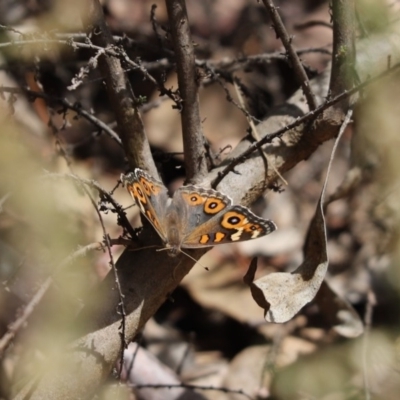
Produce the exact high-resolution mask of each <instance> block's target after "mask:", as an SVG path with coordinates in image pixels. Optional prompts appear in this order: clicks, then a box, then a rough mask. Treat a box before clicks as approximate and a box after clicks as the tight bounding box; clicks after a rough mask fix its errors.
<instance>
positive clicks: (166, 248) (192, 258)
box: [156, 247, 210, 271]
mask: <svg viewBox="0 0 400 400" xmlns="http://www.w3.org/2000/svg"><path fill="white" fill-rule="evenodd" d="M169 249H170V248H169V247H163V248H162V249H157V250H156V251H165V250H169ZM179 251H180V252H181V253H182V254H184V255H185V256H186V257H188V258H190V259H191V260H193V261H194V262H195V263H198V264H199V265H200V267H203V268H204V269H205V270H206V271H209V270H210V269H209V268H208V267H206V266H204V265H203V264H202V263H201V262H200V261H199V260H196V259H195V258H194V257H192V256H191V255H190V254H188V253H186V252H185V251H183V250H182V249H179Z"/></svg>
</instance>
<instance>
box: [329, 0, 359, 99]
mask: <svg viewBox="0 0 400 400" xmlns="http://www.w3.org/2000/svg"><path fill="white" fill-rule="evenodd" d="M332 19H333V21H334V23H333V57H332V70H331V82H330V87H329V89H330V94H331V96H337V95H338V94H340V93H342V92H343V91H344V90H347V89H349V88H350V87H351V86H352V84H353V81H354V73H355V70H354V68H355V44H354V40H355V31H354V30H355V26H356V24H355V4H354V0H348V1H342V0H333V1H332Z"/></svg>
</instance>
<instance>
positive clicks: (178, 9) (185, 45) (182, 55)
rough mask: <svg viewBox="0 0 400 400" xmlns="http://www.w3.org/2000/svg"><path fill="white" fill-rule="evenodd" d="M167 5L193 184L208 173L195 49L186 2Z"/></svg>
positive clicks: (188, 171) (189, 176)
mask: <svg viewBox="0 0 400 400" xmlns="http://www.w3.org/2000/svg"><path fill="white" fill-rule="evenodd" d="M166 5H167V11H168V17H169V21H170V30H171V36H172V41H173V45H174V49H175V54H176V67H177V73H178V83H179V91H180V94H181V97H182V111H181V121H182V133H183V148H184V153H185V161H184V163H185V170H186V178H187V179H188V180H189V181H191V180H192V181H195V180H196V176H204V175H205V174H206V173H207V163H206V157H205V148H204V137H203V131H202V128H201V120H200V107H199V94H198V77H197V76H196V67H195V56H194V47H193V43H192V37H191V34H190V27H189V19H188V16H187V12H186V5H185V1H184V0H166Z"/></svg>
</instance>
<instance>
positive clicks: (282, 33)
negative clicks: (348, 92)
mask: <svg viewBox="0 0 400 400" xmlns="http://www.w3.org/2000/svg"><path fill="white" fill-rule="evenodd" d="M263 3H264V5H265V7H266V8H267V10H268V12H269V15H270V17H271V19H272V22H273V27H274V29H275V32H276V34H277V36H278V37H279V38H280V39H281V41H282V44H283V46H284V47H285V49H286V53H287V55H288V57H289V60H290V64H291V66H292V68H293V71H294V74H295V77H296V78H297V81H298V83H299V84H300V85H301V88H302V90H303V93H304V96H305V97H306V99H307V103H308V107H309V109H310V111H311V110H315V109H316V108H317V103H316V101H315V96H314V94H313V92H312V90H311V87H310V81H309V80H308V76H307V74H306V71H304V68H303V65H302V63H301V61H300V59H299V57H298V55H297V53H296V51H295V50H294V49H293V46H292V39H291V37H290V36H289V34H288V33H287V31H286V28H285V25H284V24H283V22H282V19H281V17H280V15H279V13H278V10H277V9H276V7H275V5H274V2H273V1H272V0H263Z"/></svg>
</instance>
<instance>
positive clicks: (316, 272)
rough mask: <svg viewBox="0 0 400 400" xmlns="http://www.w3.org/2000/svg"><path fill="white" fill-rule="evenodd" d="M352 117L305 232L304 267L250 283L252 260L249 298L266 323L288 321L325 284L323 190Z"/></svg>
mask: <svg viewBox="0 0 400 400" xmlns="http://www.w3.org/2000/svg"><path fill="white" fill-rule="evenodd" d="M351 115H352V112H351V111H349V112H348V114H347V116H346V118H345V120H344V122H343V124H342V127H341V129H340V132H339V135H338V137H337V139H336V141H335V144H334V147H333V149H332V154H331V157H330V160H329V165H328V170H327V173H326V178H325V182H324V185H323V187H322V191H321V195H320V198H319V200H318V205H317V209H316V211H315V214H314V217H313V219H312V220H311V223H310V226H309V229H308V233H307V237H306V241H305V245H304V249H303V254H304V261H303V263H302V264H301V265H300V266H299V267H298V268H297V269H296V270H295V271H293V272H291V273H288V272H275V273H272V274H269V275H266V276H263V277H261V278H260V279H257V280H256V281H253V279H254V275H255V271H256V268H257V266H256V261H254V260H253V262H252V263H251V265H250V268H249V271H248V273H247V274H246V277H245V283H247V284H248V285H249V286H250V289H251V292H252V296H253V298H254V300H255V301H256V302H257V304H258V305H259V306H260V307H262V308H264V310H265V319H266V320H267V321H268V322H278V323H283V322H286V321H288V320H290V319H291V318H292V317H293V316H294V315H295V314H297V313H298V312H299V311H300V309H301V308H303V307H304V306H305V305H306V304H307V303H309V302H310V301H311V300H312V299H313V298H314V297H315V296H316V294H317V292H318V290H319V288H320V286H321V284H322V282H323V280H324V277H325V274H326V271H327V268H328V255H327V251H326V247H327V240H326V230H325V218H324V211H323V203H324V195H325V188H326V184H327V181H328V177H329V172H330V169H331V165H332V160H333V158H334V154H335V150H336V148H337V145H338V143H339V140H340V137H341V136H342V134H343V132H344V130H345V128H346V126H347V125H348V123H349V121H350V118H351Z"/></svg>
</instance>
